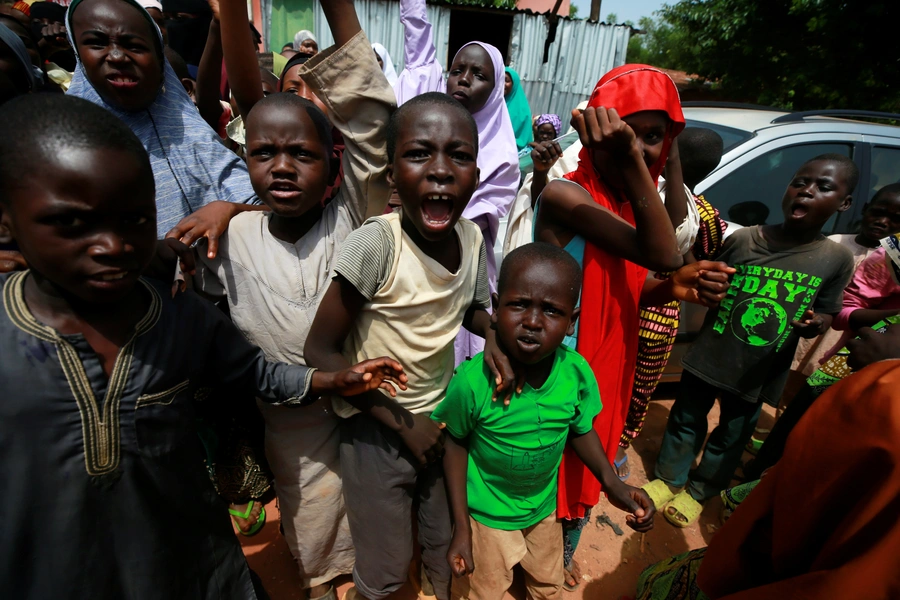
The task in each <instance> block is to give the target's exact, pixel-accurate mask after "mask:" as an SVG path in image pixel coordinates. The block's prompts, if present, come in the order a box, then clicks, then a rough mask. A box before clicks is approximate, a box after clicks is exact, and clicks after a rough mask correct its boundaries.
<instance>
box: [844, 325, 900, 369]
mask: <svg viewBox="0 0 900 600" xmlns="http://www.w3.org/2000/svg"><path fill="white" fill-rule="evenodd" d="M847 350H849V351H850V356H848V357H847V366H848V367H850V368H851V369H853V370H854V371H859V370H860V369H863V368H865V367H867V366H869V365H871V364H872V363H874V362H878V361H880V360H888V359H892V358H900V325H889V326H888V328H887V330H886V331H885V332H884V333H875V330H874V329H872V328H871V327H862V328H860V330H859V339H852V340H850V341H849V342H847Z"/></svg>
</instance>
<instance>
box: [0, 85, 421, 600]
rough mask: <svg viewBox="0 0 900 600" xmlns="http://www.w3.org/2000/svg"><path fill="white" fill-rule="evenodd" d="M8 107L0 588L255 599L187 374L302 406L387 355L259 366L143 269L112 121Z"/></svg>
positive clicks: (141, 225) (134, 193)
mask: <svg viewBox="0 0 900 600" xmlns="http://www.w3.org/2000/svg"><path fill="white" fill-rule="evenodd" d="M8 108H9V112H8V114H7V115H6V118H4V119H3V120H2V122H0V182H2V183H0V223H2V226H3V230H4V231H5V232H9V234H10V235H11V236H12V237H13V238H14V239H15V240H16V242H17V243H18V245H19V248H20V249H21V251H22V254H23V255H24V257H25V259H26V260H27V261H28V264H29V265H30V267H31V270H29V271H22V272H17V273H14V274H10V275H2V276H0V284H2V287H3V297H4V307H5V308H4V309H2V310H0V344H2V348H0V352H2V355H3V361H2V363H0V395H2V397H3V399H4V401H3V403H2V408H0V439H2V440H3V442H2V444H0V464H2V465H3V469H2V470H0V472H2V473H3V475H2V478H3V479H2V482H0V486H2V489H3V490H4V493H5V495H6V497H7V499H8V500H9V501H10V503H9V506H8V507H7V508H8V517H9V518H8V519H7V520H5V522H4V526H3V527H4V537H5V539H6V540H7V542H8V543H7V544H5V545H4V549H3V550H2V551H0V581H2V582H3V583H2V587H3V590H2V591H3V593H2V595H3V597H5V598H84V597H88V598H182V597H185V596H192V597H209V598H255V595H254V592H253V587H252V585H251V583H250V577H249V573H248V570H247V566H246V562H245V561H244V557H243V556H242V554H241V549H240V546H239V545H238V543H237V541H236V539H235V536H234V534H233V533H232V531H231V528H230V527H229V525H228V520H227V517H226V513H225V508H224V506H223V505H222V503H221V501H220V500H219V499H218V497H217V496H216V494H215V491H214V490H213V488H212V485H211V483H210V480H209V478H208V476H207V474H206V472H205V469H204V467H203V452H202V449H201V446H200V443H199V438H198V436H197V432H196V429H195V421H194V417H193V414H194V413H193V404H192V400H193V397H194V386H195V384H196V382H197V381H198V380H200V379H202V378H212V379H213V380H214V381H218V382H220V383H222V384H223V385H230V386H232V387H233V388H235V389H237V390H244V391H247V392H252V393H255V394H256V395H257V396H258V397H260V398H263V399H264V400H265V401H266V402H270V403H280V404H285V405H294V406H303V405H308V404H310V403H311V402H313V401H314V400H315V399H316V398H317V397H318V396H319V395H321V394H329V393H335V392H336V393H342V394H353V393H360V392H364V391H366V390H371V389H374V388H375V387H378V386H384V387H385V388H389V387H391V386H390V383H388V382H389V381H394V382H402V380H403V379H405V376H403V375H402V373H400V370H401V368H400V366H399V365H398V364H396V362H395V361H393V360H390V359H378V360H374V361H368V362H366V363H363V364H361V365H357V366H356V367H354V368H353V369H352V370H347V371H343V372H338V373H326V372H323V371H314V370H312V369H309V368H307V367H303V366H298V365H286V364H283V363H274V362H269V361H267V360H266V358H265V357H264V355H263V353H262V352H261V351H260V350H259V349H258V348H255V347H253V346H251V345H250V344H249V343H248V342H247V341H246V340H245V339H244V338H243V336H242V335H241V334H240V332H238V330H237V329H235V328H234V326H233V325H232V324H231V323H230V322H229V321H228V320H227V319H226V318H225V316H224V315H223V314H222V313H221V312H220V311H218V310H216V309H215V308H214V307H212V306H210V305H209V304H208V303H206V302H204V301H202V300H201V299H199V298H198V297H197V296H196V295H194V294H191V293H187V294H179V295H178V296H176V297H175V298H172V297H171V293H170V290H169V289H168V286H167V285H163V284H160V283H155V282H151V281H150V280H145V279H143V278H142V277H141V274H142V272H143V271H144V269H145V268H146V267H147V265H148V264H149V262H150V260H151V259H152V258H153V255H154V252H155V249H156V219H155V216H156V206H155V203H154V182H153V171H152V169H151V166H150V160H149V158H148V156H147V152H146V151H145V150H144V148H143V146H142V145H141V142H140V140H139V139H138V138H137V137H136V136H135V135H134V134H133V133H132V132H131V130H130V129H129V128H128V127H127V125H125V124H124V123H122V122H121V121H120V120H119V119H117V118H116V117H114V116H112V115H110V114H109V113H108V112H107V111H105V110H103V109H102V108H100V107H98V106H95V105H94V104H91V103H89V102H87V101H84V100H80V99H77V98H68V97H65V96H56V95H35V96H29V97H24V98H22V99H19V100H15V101H12V102H11V104H10V106H9V107H8ZM34 165H43V166H44V167H45V168H44V169H39V170H35V169H34V168H33V166H34ZM109 165H115V166H116V168H115V169H109V168H108V166H109ZM402 387H403V386H401V389H402ZM295 410H299V411H300V412H304V411H307V410H308V409H295ZM186 557H189V558H188V559H186Z"/></svg>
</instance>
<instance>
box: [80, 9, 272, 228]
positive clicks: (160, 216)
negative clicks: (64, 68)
mask: <svg viewBox="0 0 900 600" xmlns="http://www.w3.org/2000/svg"><path fill="white" fill-rule="evenodd" d="M122 1H124V2H126V3H128V4H130V5H131V6H133V7H135V8H137V9H138V11H139V12H140V15H141V17H143V18H140V17H136V18H135V19H133V21H132V22H130V23H128V26H129V30H128V34H129V36H130V38H129V39H130V42H131V43H129V44H128V45H120V44H118V43H116V42H115V40H116V39H117V38H116V36H115V35H114V32H115V31H117V30H119V29H120V27H121V24H119V23H116V22H114V21H112V20H111V19H110V18H109V17H108V16H106V15H101V14H94V13H95V12H98V11H94V10H91V11H89V10H87V9H86V8H83V9H81V10H76V9H78V8H79V7H80V6H81V4H82V2H81V1H79V0H76V1H73V2H72V4H70V5H69V11H68V13H67V14H66V29H67V31H68V35H69V41H70V42H71V44H72V47H73V48H74V49H75V54H76V56H77V58H78V66H77V68H76V70H75V74H74V76H73V77H72V84H71V86H70V87H69V91H68V93H69V94H70V95H72V96H76V97H79V98H84V99H86V100H89V101H91V102H93V103H94V104H99V105H100V106H102V107H103V108H105V109H107V110H109V111H110V112H111V113H113V114H114V115H116V116H117V117H119V118H120V119H122V120H123V121H124V122H125V123H126V124H127V125H128V126H129V127H130V128H131V130H132V131H133V132H134V133H135V135H137V136H138V138H139V139H140V140H141V142H142V143H143V144H144V148H146V149H147V153H148V154H149V155H150V161H151V165H152V167H153V178H154V180H155V181H156V209H157V223H156V227H157V236H158V237H160V238H161V237H163V236H164V235H165V234H166V232H167V231H169V230H170V229H171V228H172V227H173V226H174V225H176V224H177V223H178V222H179V221H180V220H181V219H183V218H184V217H186V216H188V215H189V214H191V213H193V212H194V211H196V210H197V209H199V208H200V207H202V206H204V205H206V204H209V203H210V202H213V201H215V200H227V201H229V202H237V203H243V204H256V203H258V200H257V198H256V194H254V193H253V187H252V186H251V185H250V177H249V176H248V174H247V167H246V165H245V164H244V162H243V161H241V159H240V158H238V157H237V156H236V155H235V154H234V153H233V152H231V151H230V150H228V149H227V148H225V146H223V145H222V143H221V142H220V140H219V136H218V135H217V134H216V132H215V131H213V130H212V128H211V127H210V126H209V125H208V124H207V123H206V121H204V120H203V117H202V116H200V113H199V112H197V109H196V107H195V106H194V103H193V102H192V101H191V98H190V96H188V95H187V92H185V91H184V87H183V86H182V85H181V81H180V80H179V79H178V76H177V75H176V74H175V71H173V70H172V67H171V66H169V64H168V62H167V61H166V59H165V57H164V56H163V41H162V35H161V34H160V32H159V29H158V28H157V27H156V24H155V23H154V22H153V19H152V18H151V17H150V15H148V14H147V12H146V11H145V10H144V9H143V7H141V6H140V5H139V4H138V3H137V2H134V0H122Z"/></svg>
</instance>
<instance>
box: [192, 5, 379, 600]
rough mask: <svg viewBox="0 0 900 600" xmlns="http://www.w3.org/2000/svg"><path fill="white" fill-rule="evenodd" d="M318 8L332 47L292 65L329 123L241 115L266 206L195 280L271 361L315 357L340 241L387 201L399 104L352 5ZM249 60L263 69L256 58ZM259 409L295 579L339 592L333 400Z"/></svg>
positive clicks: (234, 24)
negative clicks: (315, 331)
mask: <svg viewBox="0 0 900 600" xmlns="http://www.w3.org/2000/svg"><path fill="white" fill-rule="evenodd" d="M323 10H324V11H325V15H326V17H327V18H328V21H329V24H330V26H331V28H332V31H333V35H334V39H335V44H336V45H335V46H334V47H332V48H328V49H326V50H324V51H322V52H320V53H318V54H316V56H314V57H313V58H311V59H309V60H308V61H307V62H306V63H304V64H303V65H298V68H297V69H295V70H294V72H299V74H298V75H297V76H296V79H302V80H303V81H304V82H306V84H307V85H308V86H309V87H310V88H311V89H312V90H313V91H314V93H315V94H316V95H318V96H319V97H320V98H322V101H323V102H324V103H325V105H326V106H327V109H328V112H329V114H330V117H331V123H329V121H328V119H327V118H326V116H325V115H324V114H323V113H322V111H321V110H319V108H317V107H316V106H315V105H313V104H312V103H311V102H309V101H308V100H305V99H303V98H300V97H299V96H296V95H293V94H286V93H281V94H273V95H270V96H267V97H262V94H260V95H259V96H260V98H259V99H258V100H257V101H256V102H255V104H253V106H252V108H251V109H250V110H249V112H248V114H247V118H246V120H245V123H246V126H247V137H246V149H247V167H248V170H249V172H250V180H251V183H252V184H253V189H254V191H255V192H256V193H257V195H258V196H259V198H260V199H261V200H262V201H263V202H264V203H265V204H266V206H268V208H269V209H270V211H266V212H243V213H241V214H239V215H238V216H236V217H235V218H234V219H232V220H231V222H230V226H229V230H228V232H227V234H226V235H225V236H224V237H223V238H222V241H221V244H220V245H219V248H218V253H217V255H216V256H215V257H212V258H211V257H210V256H209V254H208V253H207V252H201V253H200V254H201V256H200V260H201V263H202V264H201V269H200V270H199V274H198V277H197V278H196V280H197V283H198V285H199V287H200V289H202V291H203V292H204V293H207V294H210V295H212V296H215V297H218V298H222V297H223V296H224V297H227V302H228V308H229V312H230V314H231V318H232V320H233V321H234V323H235V325H236V326H237V327H238V329H240V330H241V332H242V333H243V334H244V335H245V336H246V337H247V339H248V340H250V341H251V342H252V343H254V344H257V345H259V346H260V348H262V350H263V352H264V353H265V354H266V356H267V357H268V358H270V359H272V360H282V361H285V362H289V363H294V364H301V365H304V364H308V361H307V357H306V354H305V353H304V350H303V346H304V344H305V343H306V340H307V335H308V334H309V333H310V326H311V325H312V322H313V318H314V316H315V314H316V309H317V308H318V306H319V304H320V302H321V301H322V298H323V296H324V295H325V291H326V290H327V289H328V284H329V282H330V275H331V272H332V269H333V268H334V264H335V262H336V261H337V257H338V256H339V253H340V249H341V247H342V245H343V243H344V241H345V239H346V238H347V236H348V235H349V234H350V232H351V231H353V230H354V229H356V228H358V227H359V226H360V225H361V224H362V222H363V219H364V218H365V214H366V211H367V209H372V208H373V207H374V210H375V211H377V212H378V213H380V212H381V211H382V209H383V208H384V205H385V203H386V202H387V198H388V194H389V188H388V185H387V181H386V175H385V169H386V167H387V142H386V130H387V122H388V120H389V118H390V115H391V113H392V111H393V110H394V108H395V106H396V100H395V99H394V95H393V91H392V90H391V88H390V87H389V86H388V84H387V82H386V81H385V79H384V77H383V76H382V74H381V71H380V70H379V69H378V65H377V64H376V62H375V60H374V59H373V58H372V47H371V45H370V44H369V42H368V40H367V39H366V36H365V34H364V33H363V32H362V31H361V29H360V26H359V21H358V19H357V16H356V12H355V9H354V6H353V3H352V2H350V1H347V0H334V1H331V2H327V3H325V4H323ZM221 19H222V28H223V30H225V31H229V30H232V29H234V30H236V31H237V32H239V33H241V34H244V35H247V31H248V30H249V25H248V24H247V11H246V7H245V6H243V5H242V4H241V3H240V2H233V1H232V0H228V1H227V2H223V3H222V5H221ZM237 47H238V48H249V44H247V45H244V44H238V45H237ZM248 52H249V50H248ZM249 58H251V59H252V57H249ZM246 63H247V68H248V69H251V70H252V69H255V59H252V60H248V61H246ZM332 123H333V124H334V125H335V127H337V129H338V130H339V131H340V132H341V133H342V134H343V136H344V143H345V144H346V149H345V151H344V153H343V157H342V164H343V173H344V180H343V183H342V184H341V188H340V191H339V192H338V193H337V195H336V196H335V197H334V199H332V200H331V201H330V202H328V203H327V204H326V202H325V200H326V198H327V192H326V189H327V187H328V186H329V185H330V184H331V183H332V182H333V181H334V179H335V176H336V175H337V173H338V169H339V167H340V165H339V164H338V163H337V161H334V160H332V158H331V157H332V145H333V141H332V136H331V131H332V125H331V124H332ZM207 249H208V250H210V251H211V250H212V245H211V244H210V245H209V246H208V248H207ZM258 406H259V408H260V410H261V412H262V415H263V418H264V420H265V424H266V456H267V458H268V461H269V466H270V468H271V469H272V472H273V473H274V475H275V490H276V492H277V494H278V500H279V508H280V510H281V515H282V517H281V523H282V526H283V528H284V537H285V540H286V542H287V544H288V547H289V548H290V550H291V554H292V555H293V557H294V558H295V559H296V561H297V564H298V566H299V568H300V576H301V584H302V585H303V587H304V589H307V590H308V594H309V596H310V597H311V598H320V597H322V596H326V595H329V596H330V597H333V596H334V591H333V586H332V585H331V582H332V580H333V579H334V578H335V577H337V576H339V575H346V574H349V573H350V572H351V571H352V570H353V563H354V558H355V557H354V548H353V544H352V541H351V537H350V529H349V525H348V523H347V516H346V510H345V507H344V502H343V498H342V494H341V464H340V455H339V446H340V434H339V424H340V421H341V420H340V419H339V418H338V417H337V416H336V415H335V414H334V411H333V410H332V408H331V400H330V399H329V398H323V399H321V400H319V401H317V402H316V404H315V407H314V410H310V411H289V410H283V409H281V408H279V407H272V406H268V405H266V404H264V403H262V402H260V403H258ZM251 516H252V515H251Z"/></svg>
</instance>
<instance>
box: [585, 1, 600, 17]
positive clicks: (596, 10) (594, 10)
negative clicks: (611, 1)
mask: <svg viewBox="0 0 900 600" xmlns="http://www.w3.org/2000/svg"><path fill="white" fill-rule="evenodd" d="M600 2H601V0H591V16H590V17H589V18H588V20H589V21H594V22H596V21H599V20H600Z"/></svg>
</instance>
